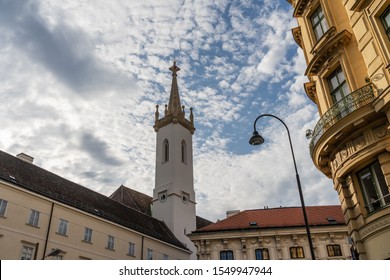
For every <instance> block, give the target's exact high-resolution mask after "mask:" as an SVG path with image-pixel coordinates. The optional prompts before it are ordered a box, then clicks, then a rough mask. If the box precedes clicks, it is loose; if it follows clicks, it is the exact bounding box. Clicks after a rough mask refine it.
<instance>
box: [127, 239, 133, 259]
mask: <svg viewBox="0 0 390 280" xmlns="http://www.w3.org/2000/svg"><path fill="white" fill-rule="evenodd" d="M127 254H128V255H129V256H135V244H134V243H131V242H129V251H128V253H127Z"/></svg>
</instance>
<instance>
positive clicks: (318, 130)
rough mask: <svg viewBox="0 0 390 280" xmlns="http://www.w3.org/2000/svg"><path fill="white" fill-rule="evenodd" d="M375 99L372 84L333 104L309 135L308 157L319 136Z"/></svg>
mask: <svg viewBox="0 0 390 280" xmlns="http://www.w3.org/2000/svg"><path fill="white" fill-rule="evenodd" d="M374 99H375V94H374V91H373V88H372V84H368V85H366V86H364V87H362V88H360V89H358V90H356V91H354V92H352V93H350V94H349V95H347V96H345V97H344V98H343V99H341V100H340V101H339V102H337V103H335V104H334V105H333V106H332V107H330V108H329V110H328V111H326V112H325V114H323V115H322V116H321V118H320V120H319V121H318V122H317V124H316V126H315V127H314V130H313V132H312V135H311V137H312V138H311V142H310V146H309V147H310V155H311V156H312V157H313V152H314V148H315V146H316V144H317V142H318V140H319V139H320V138H321V136H322V135H323V134H324V133H325V132H326V131H327V130H328V129H329V128H330V127H331V126H332V125H334V124H335V123H336V122H338V121H340V120H341V119H342V118H344V117H346V116H348V115H349V114H351V113H353V112H355V111H356V110H358V109H359V108H362V107H364V106H366V105H367V104H370V103H371V102H372V101H374Z"/></svg>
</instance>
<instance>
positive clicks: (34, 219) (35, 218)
mask: <svg viewBox="0 0 390 280" xmlns="http://www.w3.org/2000/svg"><path fill="white" fill-rule="evenodd" d="M28 224H29V225H32V226H34V227H37V226H38V224H39V211H36V210H33V209H31V212H30V218H29V219H28Z"/></svg>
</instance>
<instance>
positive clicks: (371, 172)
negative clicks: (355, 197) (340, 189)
mask: <svg viewBox="0 0 390 280" xmlns="http://www.w3.org/2000/svg"><path fill="white" fill-rule="evenodd" d="M358 176H359V180H360V184H361V187H362V190H363V195H364V200H365V203H366V207H367V210H368V212H373V211H375V210H378V209H380V208H382V207H384V206H385V205H388V204H390V194H389V189H388V187H387V184H386V181H385V177H384V176H383V173H382V170H381V166H380V164H379V162H375V163H374V164H372V165H370V166H368V167H366V168H365V169H363V170H362V171H360V172H359V174H358Z"/></svg>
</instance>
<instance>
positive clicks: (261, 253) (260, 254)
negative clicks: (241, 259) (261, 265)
mask: <svg viewBox="0 0 390 280" xmlns="http://www.w3.org/2000/svg"><path fill="white" fill-rule="evenodd" d="M255 256H256V260H269V254H268V249H256V250H255Z"/></svg>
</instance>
